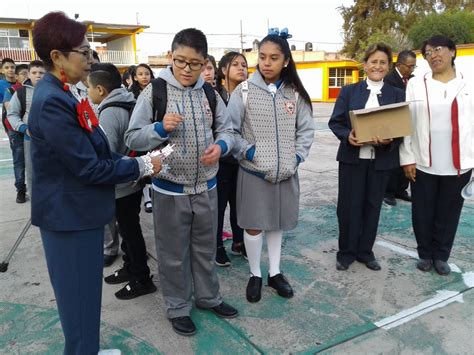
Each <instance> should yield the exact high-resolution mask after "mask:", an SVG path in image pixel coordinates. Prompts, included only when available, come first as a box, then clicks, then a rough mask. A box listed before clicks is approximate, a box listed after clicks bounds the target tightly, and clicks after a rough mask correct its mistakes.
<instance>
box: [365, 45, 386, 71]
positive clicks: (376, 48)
mask: <svg viewBox="0 0 474 355" xmlns="http://www.w3.org/2000/svg"><path fill="white" fill-rule="evenodd" d="M375 52H383V53H385V54H386V55H387V59H388V66H389V67H390V66H391V65H392V61H393V57H392V48H390V46H389V45H388V44H385V43H375V44H373V45H371V46H370V47H369V48H367V49H366V50H365V52H364V62H365V63H367V61H368V60H369V58H370V57H371V56H372V54H374V53H375Z"/></svg>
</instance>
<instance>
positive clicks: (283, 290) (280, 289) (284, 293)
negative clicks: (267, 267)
mask: <svg viewBox="0 0 474 355" xmlns="http://www.w3.org/2000/svg"><path fill="white" fill-rule="evenodd" d="M267 282H268V286H270V287H271V288H274V289H275V290H276V291H277V293H278V295H280V296H281V297H284V298H291V297H293V289H292V288H291V286H290V284H289V283H288V280H287V279H286V278H285V276H283V274H281V273H280V274H276V275H275V276H272V277H270V275H268V279H267Z"/></svg>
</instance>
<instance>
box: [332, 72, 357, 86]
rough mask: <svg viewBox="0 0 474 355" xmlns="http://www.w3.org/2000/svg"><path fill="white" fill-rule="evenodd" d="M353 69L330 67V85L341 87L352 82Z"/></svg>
mask: <svg viewBox="0 0 474 355" xmlns="http://www.w3.org/2000/svg"><path fill="white" fill-rule="evenodd" d="M352 81H353V80H352V69H346V68H329V87H330V88H331V87H332V88H340V87H342V86H344V85H347V84H352Z"/></svg>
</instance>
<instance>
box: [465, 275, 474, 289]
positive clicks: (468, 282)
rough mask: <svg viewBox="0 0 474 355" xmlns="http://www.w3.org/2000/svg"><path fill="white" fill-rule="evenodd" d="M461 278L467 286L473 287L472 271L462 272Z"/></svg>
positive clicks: (473, 277) (473, 276)
mask: <svg viewBox="0 0 474 355" xmlns="http://www.w3.org/2000/svg"><path fill="white" fill-rule="evenodd" d="M462 279H463V281H464V284H465V285H466V286H467V287H474V272H472V271H469V272H465V273H464V274H462Z"/></svg>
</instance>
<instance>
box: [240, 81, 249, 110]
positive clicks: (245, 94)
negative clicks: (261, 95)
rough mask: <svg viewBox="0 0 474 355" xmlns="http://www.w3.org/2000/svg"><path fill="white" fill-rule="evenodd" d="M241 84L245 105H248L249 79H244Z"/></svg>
mask: <svg viewBox="0 0 474 355" xmlns="http://www.w3.org/2000/svg"><path fill="white" fill-rule="evenodd" d="M241 85H242V86H241V92H242V102H243V103H244V106H247V97H248V96H249V82H248V81H247V80H245V81H242V84H241Z"/></svg>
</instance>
